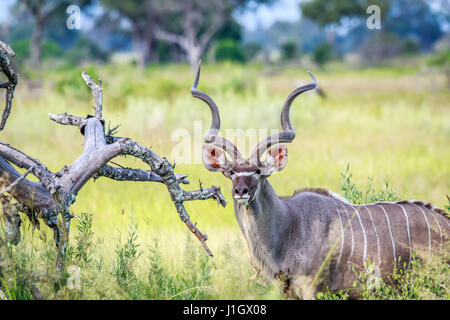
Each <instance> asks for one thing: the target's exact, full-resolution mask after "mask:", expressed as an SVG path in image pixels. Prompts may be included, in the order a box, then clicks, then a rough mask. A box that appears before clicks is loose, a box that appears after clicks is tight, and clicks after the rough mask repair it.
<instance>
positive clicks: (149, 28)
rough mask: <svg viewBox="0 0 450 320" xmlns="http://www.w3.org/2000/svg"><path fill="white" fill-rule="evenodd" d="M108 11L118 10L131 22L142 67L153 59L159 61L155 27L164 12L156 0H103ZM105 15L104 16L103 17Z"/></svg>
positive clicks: (134, 41) (135, 46)
mask: <svg viewBox="0 0 450 320" xmlns="http://www.w3.org/2000/svg"><path fill="white" fill-rule="evenodd" d="M101 3H102V4H103V6H104V7H105V9H107V10H108V11H107V12H106V14H108V13H111V11H115V12H118V13H119V14H120V16H121V17H123V18H125V19H127V21H128V22H129V23H130V24H131V38H132V41H133V47H134V50H135V51H136V52H137V53H138V57H139V58H138V63H139V65H140V66H141V67H143V66H144V65H146V64H148V63H149V62H151V61H157V58H158V55H157V53H156V46H155V36H154V28H155V24H156V22H157V21H158V20H159V16H160V15H162V14H164V12H163V10H162V8H161V7H160V6H158V4H159V1H155V0H144V1H141V0H129V1H114V0H101ZM104 17H105V15H104V16H102V17H101V19H99V20H102V19H103V18H104Z"/></svg>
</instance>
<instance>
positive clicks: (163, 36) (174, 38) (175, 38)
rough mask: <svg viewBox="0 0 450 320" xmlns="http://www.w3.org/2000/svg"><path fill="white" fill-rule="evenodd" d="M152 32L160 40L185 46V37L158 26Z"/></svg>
mask: <svg viewBox="0 0 450 320" xmlns="http://www.w3.org/2000/svg"><path fill="white" fill-rule="evenodd" d="M154 32H155V36H156V37H157V38H158V39H160V40H165V41H167V42H170V43H176V44H178V45H180V46H181V47H183V48H185V49H186V48H187V46H186V39H185V37H183V36H180V35H178V34H175V33H172V32H169V31H166V30H163V29H161V28H160V27H155V29H154Z"/></svg>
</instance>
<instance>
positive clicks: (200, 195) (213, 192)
mask: <svg viewBox="0 0 450 320" xmlns="http://www.w3.org/2000/svg"><path fill="white" fill-rule="evenodd" d="M211 198H213V199H215V200H216V201H217V203H218V204H220V205H221V206H222V207H225V206H226V205H227V201H226V200H225V198H224V197H223V195H222V193H221V192H220V187H216V186H212V187H211V188H208V189H202V188H201V186H200V190H194V191H184V194H183V199H184V201H191V200H206V199H211Z"/></svg>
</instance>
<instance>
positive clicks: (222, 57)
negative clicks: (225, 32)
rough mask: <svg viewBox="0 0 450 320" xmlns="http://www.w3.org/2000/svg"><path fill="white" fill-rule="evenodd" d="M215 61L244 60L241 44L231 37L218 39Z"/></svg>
mask: <svg viewBox="0 0 450 320" xmlns="http://www.w3.org/2000/svg"><path fill="white" fill-rule="evenodd" d="M215 56H216V60H217V61H233V62H245V54H244V50H243V49H242V47H241V45H240V44H239V43H237V42H236V41H234V40H232V39H224V40H220V41H218V42H217V44H216V50H215Z"/></svg>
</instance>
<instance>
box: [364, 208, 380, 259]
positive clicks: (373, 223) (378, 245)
mask: <svg viewBox="0 0 450 320" xmlns="http://www.w3.org/2000/svg"><path fill="white" fill-rule="evenodd" d="M365 208H366V210H367V212H368V213H369V217H370V221H372V225H373V229H374V230H375V236H376V237H377V248H378V264H379V265H381V252H380V251H381V248H380V239H379V238H378V232H377V228H376V227H375V222H373V219H372V214H371V213H370V210H369V208H368V207H367V206H365Z"/></svg>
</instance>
